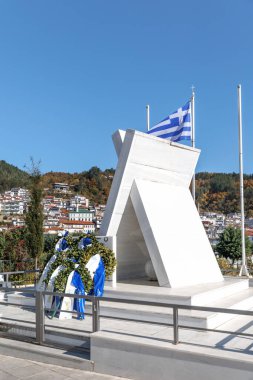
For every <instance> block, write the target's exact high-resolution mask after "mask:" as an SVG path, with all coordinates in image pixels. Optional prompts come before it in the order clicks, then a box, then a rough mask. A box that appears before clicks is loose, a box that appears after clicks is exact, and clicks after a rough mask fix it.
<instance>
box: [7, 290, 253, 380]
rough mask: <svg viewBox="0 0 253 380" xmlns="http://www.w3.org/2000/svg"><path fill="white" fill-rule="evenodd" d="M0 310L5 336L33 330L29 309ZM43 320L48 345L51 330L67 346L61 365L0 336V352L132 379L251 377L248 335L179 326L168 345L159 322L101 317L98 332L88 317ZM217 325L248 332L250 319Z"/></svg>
mask: <svg viewBox="0 0 253 380" xmlns="http://www.w3.org/2000/svg"><path fill="white" fill-rule="evenodd" d="M250 290H251V289H250ZM246 291H247V290H246ZM239 293H240V292H239ZM239 293H238V296H240V294H239ZM252 307H253V305H252ZM0 312H1V313H2V315H3V317H2V320H1V326H2V324H3V323H9V324H10V325H12V328H13V330H12V331H11V330H9V331H7V332H6V334H8V332H9V333H11V334H14V336H15V334H16V335H18V334H19V337H20V336H21V335H22V334H23V333H24V332H25V330H22V328H23V329H24V328H25V327H28V329H27V331H29V326H30V327H32V328H34V320H35V318H34V317H35V315H34V313H33V312H32V311H31V310H26V309H24V308H19V307H14V306H7V305H6V306H3V305H2V306H0ZM45 322H46V344H47V345H51V344H52V341H51V340H50V334H49V331H50V330H51V331H52V334H54V335H55V336H56V335H58V337H59V340H58V345H59V347H60V346H61V345H62V346H63V344H64V343H65V344H66V345H67V343H68V344H72V345H71V346H69V347H68V348H65V349H64V348H61V349H60V352H61V353H60V352H59V351H57V352H58V353H60V357H59V360H63V359H64V360H65V358H66V360H65V364H60V361H58V359H57V358H56V357H55V356H54V355H52V354H51V350H50V349H49V348H48V347H42V348H41V350H42V352H41V353H40V347H38V350H37V345H34V344H31V343H28V342H19V341H9V340H7V339H5V338H4V337H3V336H2V335H1V339H0V354H3V353H5V354H7V355H17V356H18V355H19V356H18V357H23V358H27V357H29V355H30V357H31V358H32V359H33V360H38V361H45V362H49V363H52V362H53V363H55V364H56V363H57V362H58V363H59V364H60V365H66V366H73V367H74V368H80V367H79V364H80V365H81V368H83V369H87V370H92V368H93V370H94V371H95V372H99V373H106V374H109V375H114V376H123V377H127V378H130V379H136V380H144V379H145V380H153V379H156V378H158V379H161V380H165V379H166V380H167V379H169V380H185V379H187V380H193V379H194V380H196V379H207V380H223V379H224V378H226V377H230V380H237V379H240V380H249V379H252V373H253V343H252V341H253V339H252V337H250V336H244V337H235V336H234V335H230V334H228V333H218V332H203V331H196V330H195V331H193V330H189V329H184V328H180V329H179V341H180V343H179V345H177V346H175V345H173V344H172V338H173V331H172V328H171V327H167V326H163V325H154V324H152V323H141V322H137V321H120V320H115V319H110V318H101V331H100V332H98V333H95V334H92V333H91V318H90V317H89V316H86V318H85V320H84V321H78V320H76V319H74V318H73V319H72V320H67V321H60V320H58V319H57V318H55V319H53V320H49V319H47V318H46V319H45ZM221 328H222V329H223V330H227V331H229V330H231V331H238V332H239V331H240V332H243V333H249V334H253V318H252V317H236V318H233V319H231V320H230V321H228V322H226V323H224V324H223V325H222V326H221ZM15 329H16V331H15ZM67 335H69V337H70V336H72V338H71V339H73V341H72V342H71V341H70V340H69V341H66V340H65V338H66V336H67ZM89 336H90V345H91V356H90V357H89V356H87V355H88V352H85V350H80V349H81V348H85V347H84V346H83V347H82V345H83V344H84V345H86V343H85V339H86V340H87V337H89ZM22 338H24V337H23V336H22ZM20 339H21V338H20ZM9 342H12V343H9ZM87 342H88V340H87ZM55 343H56V342H54V344H55ZM17 346H18V347H19V349H18V348H17ZM87 347H88V344H87V346H86V348H87ZM17 351H18V352H17ZM35 351H36V352H35ZM78 352H79V354H78ZM80 352H81V357H80ZM35 355H36V356H35ZM82 355H83V356H82ZM72 357H73V358H75V357H76V358H77V360H75V359H72ZM39 358H41V359H39ZM86 360H88V363H87V362H86Z"/></svg>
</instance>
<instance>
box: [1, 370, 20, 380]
mask: <svg viewBox="0 0 253 380" xmlns="http://www.w3.org/2000/svg"><path fill="white" fill-rule="evenodd" d="M0 380H18V377H16V376H13V375H10V374H9V373H7V372H4V371H0Z"/></svg>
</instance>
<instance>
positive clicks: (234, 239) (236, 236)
mask: <svg viewBox="0 0 253 380" xmlns="http://www.w3.org/2000/svg"><path fill="white" fill-rule="evenodd" d="M241 236H242V235H241V230H240V229H239V228H234V227H227V228H226V229H225V230H224V231H223V233H222V234H221V235H220V238H219V242H218V244H217V245H216V252H217V253H218V254H219V255H220V256H221V257H225V258H226V259H228V258H229V259H231V260H232V263H233V264H234V262H235V261H236V260H240V259H241V257H242V241H241ZM245 251H246V255H247V256H249V255H251V254H252V245H251V242H250V240H249V238H248V236H245Z"/></svg>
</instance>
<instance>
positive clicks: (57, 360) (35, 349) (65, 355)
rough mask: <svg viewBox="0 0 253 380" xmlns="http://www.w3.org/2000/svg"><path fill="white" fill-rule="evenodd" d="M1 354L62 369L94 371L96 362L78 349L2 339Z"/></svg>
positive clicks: (0, 343) (0, 342)
mask: <svg viewBox="0 0 253 380" xmlns="http://www.w3.org/2000/svg"><path fill="white" fill-rule="evenodd" d="M0 354H1V355H9V356H13V357H17V358H22V359H29V360H34V361H37V362H42V363H47V364H54V365H58V366H62V367H69V368H77V369H82V370H86V371H93V370H94V362H92V361H91V360H90V355H89V353H88V352H84V351H80V350H79V349H78V348H76V347H66V348H55V347H50V346H48V345H44V346H39V345H37V344H32V343H31V342H24V341H19V340H17V339H15V340H12V339H7V338H3V337H1V340H0Z"/></svg>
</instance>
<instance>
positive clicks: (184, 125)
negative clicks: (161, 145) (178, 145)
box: [147, 101, 192, 142]
mask: <svg viewBox="0 0 253 380" xmlns="http://www.w3.org/2000/svg"><path fill="white" fill-rule="evenodd" d="M191 131H192V123H191V102H190V101H189V102H187V103H186V104H185V105H184V106H183V107H181V108H179V109H178V110H177V111H175V112H173V113H172V114H170V115H169V116H167V117H166V118H165V119H164V120H162V121H161V122H160V123H158V124H156V125H155V126H154V127H152V128H151V129H150V130H149V131H148V132H147V133H148V134H150V135H153V136H157V137H160V138H163V139H168V140H171V141H175V142H176V141H180V140H191Z"/></svg>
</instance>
